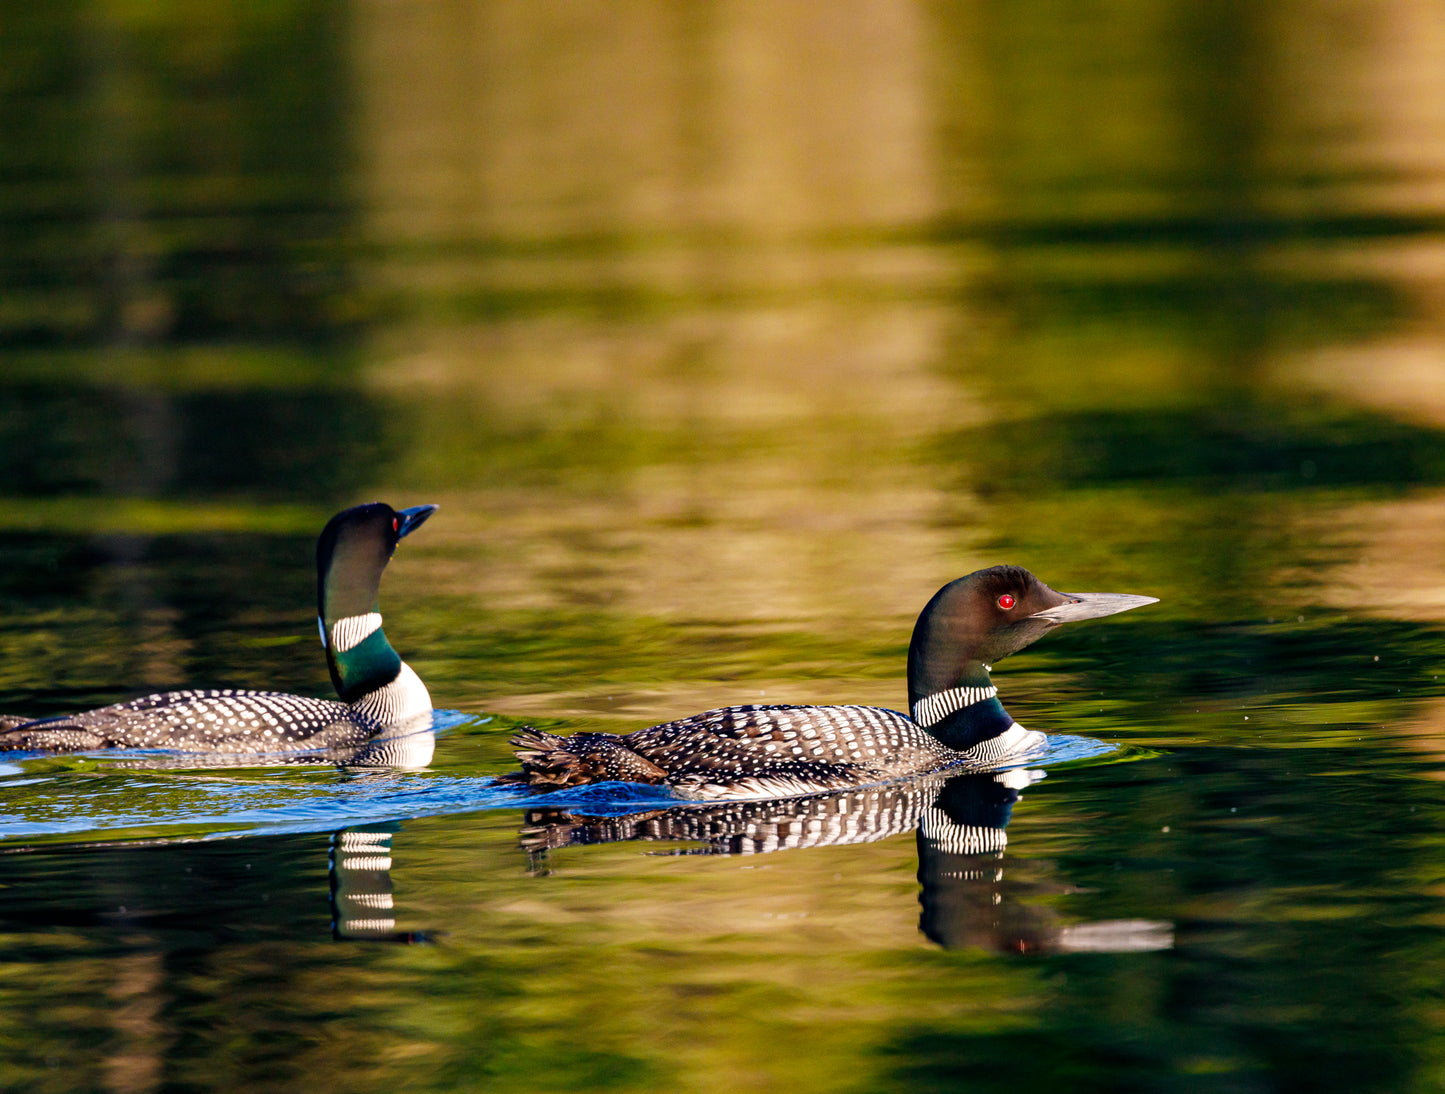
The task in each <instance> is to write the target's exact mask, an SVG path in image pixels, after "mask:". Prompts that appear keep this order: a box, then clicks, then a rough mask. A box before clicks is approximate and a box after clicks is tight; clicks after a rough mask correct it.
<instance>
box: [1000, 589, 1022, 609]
mask: <svg viewBox="0 0 1445 1094" xmlns="http://www.w3.org/2000/svg"><path fill="white" fill-rule="evenodd" d="M1017 603H1018V601H1017V600H1015V599H1014V598H1013V597H1012V596H1010V595H1009V594H1008V593H1004V594H1003V596H1001V597H999V598H998V606H999V607H1000V608H1002V609H1003V610H1004V611H1008V610H1009V609H1010V608H1012V607H1013V606H1014V605H1015V604H1017Z"/></svg>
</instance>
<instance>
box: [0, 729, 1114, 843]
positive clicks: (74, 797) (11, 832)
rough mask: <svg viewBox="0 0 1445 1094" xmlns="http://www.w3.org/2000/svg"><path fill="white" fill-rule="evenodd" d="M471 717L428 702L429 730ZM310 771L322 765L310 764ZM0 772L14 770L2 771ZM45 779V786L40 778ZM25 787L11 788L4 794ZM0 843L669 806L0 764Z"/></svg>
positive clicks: (617, 786)
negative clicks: (433, 718)
mask: <svg viewBox="0 0 1445 1094" xmlns="http://www.w3.org/2000/svg"><path fill="white" fill-rule="evenodd" d="M463 721H475V716H472V715H460V714H457V713H456V712H450V711H447V712H438V718H437V725H438V727H439V728H446V727H448V726H452V725H456V724H459V723H460V722H463ZM1124 751H1125V750H1124V749H1123V748H1122V747H1121V746H1119V745H1115V744H1109V743H1107V742H1104V741H1097V740H1093V739H1091V738H1088V737H1074V736H1069V735H1066V734H1057V735H1050V736H1049V737H1048V739H1047V746H1046V748H1045V749H1044V751H1043V752H1041V753H1039V754H1036V755H1035V756H1032V757H1029V758H1028V759H1027V760H1026V762H1025V763H1022V764H1019V765H1016V766H1028V767H1030V768H1044V769H1047V768H1050V767H1058V766H1059V765H1061V764H1077V763H1081V762H1090V761H1094V762H1097V761H1099V760H1102V759H1105V758H1107V757H1111V756H1112V757H1114V758H1116V759H1117V758H1120V757H1121V756H1122V754H1123V752H1124ZM303 770H309V772H311V773H312V775H313V776H314V775H315V774H322V772H318V771H317V769H316V768H310V769H303ZM7 775H13V776H17V777H15V778H5V776H7ZM47 784H49V785H47ZM22 787H24V788H25V789H24V791H23V792H22V793H21V794H14V793H12V792H13V791H16V790H18V789H20V788H22ZM0 795H4V796H8V797H9V798H10V801H8V802H6V801H4V797H3V796H0V846H4V845H6V844H9V845H12V846H13V845H15V844H24V843H26V842H29V841H35V840H43V841H47V842H48V841H50V840H54V839H57V838H59V839H63V838H66V837H71V838H74V837H88V840H87V841H88V842H89V841H91V840H94V841H112V840H131V839H145V840H156V839H161V840H167V839H169V840H174V839H184V840H204V839H218V838H225V837H235V836H257V835H277V834H284V833H297V832H325V831H334V830H336V829H340V828H346V827H351V826H356V825H374V824H387V823H397V822H400V821H404V820H413V819H418V818H421V817H432V816H444V815H451V814H462V813H475V812H480V811H484V810H489V809H522V808H534V807H535V808H541V807H550V808H562V809H568V810H571V811H576V812H584V813H587V814H590V815H594V816H604V815H623V814H627V813H635V812H639V811H641V810H646V809H658V808H666V807H667V806H669V805H673V804H680V803H679V799H677V798H675V797H673V796H672V795H671V794H670V793H669V792H668V791H667V790H666V789H664V788H661V787H652V786H641V785H637V784H631V783H599V784H595V785H591V786H585V787H576V788H573V789H570V790H561V791H554V792H552V793H550V794H533V793H530V792H528V791H527V790H525V789H524V788H520V787H515V786H505V785H498V784H497V781H496V779H495V778H494V777H492V776H485V775H477V776H458V775H448V774H444V773H439V772H433V771H427V770H418V771H390V770H377V771H366V772H360V773H358V772H348V771H341V770H337V771H335V772H334V773H329V775H328V777H326V778H324V779H317V778H315V777H311V778H307V779H303V780H296V781H287V780H278V779H276V778H275V776H274V774H272V775H270V776H268V777H263V778H257V777H255V776H250V777H247V776H241V775H238V774H237V773H234V772H226V771H224V770H221V771H217V772H207V771H197V770H194V769H192V770H189V771H186V772H185V773H184V774H181V773H178V772H156V771H143V770H137V771H115V770H110V769H107V770H106V771H105V772H104V773H103V774H98V773H96V772H95V771H92V770H87V771H83V772H77V771H64V772H59V773H41V774H37V773H35V772H30V771H27V770H26V769H25V767H24V766H23V765H21V764H10V763H7V764H4V765H0Z"/></svg>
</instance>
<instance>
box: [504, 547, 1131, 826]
mask: <svg viewBox="0 0 1445 1094" xmlns="http://www.w3.org/2000/svg"><path fill="white" fill-rule="evenodd" d="M1153 603H1157V598H1156V597H1152V596H1133V595H1128V594H1123V593H1060V592H1055V591H1054V590H1053V589H1051V588H1049V587H1048V586H1047V585H1045V584H1044V583H1043V582H1041V581H1040V580H1039V579H1038V578H1036V577H1034V575H1033V574H1031V573H1029V571H1028V570H1025V569H1024V568H1023V567H1021V566H993V567H990V568H988V569H986V570H979V571H977V572H975V573H972V574H969V575H967V576H966V577H961V578H959V579H958V580H956V581H952V582H950V583H949V584H947V585H945V586H944V587H943V588H942V589H940V590H939V591H938V592H937V593H935V594H934V596H933V599H931V600H930V601H929V602H928V604H927V605H926V606H925V607H924V609H923V612H922V614H921V615H920V616H919V617H918V622H917V624H916V625H915V626H914V628H913V640H912V642H911V644H910V646H909V649H908V699H909V706H910V709H911V712H912V717H909V716H908V715H905V714H900V713H898V712H897V711H893V710H886V709H883V708H881V707H867V706H797V705H768V706H761V705H757V706H735V707H724V708H723V709H721V710H710V711H706V712H704V713H702V714H695V715H693V716H692V717H690V718H683V719H680V720H678V721H674V722H665V723H663V724H661V725H655V726H652V727H651V728H648V729H640V730H638V731H637V732H635V733H629V734H626V735H625V736H616V735H613V734H611V733H576V734H573V735H572V736H570V737H562V736H558V735H557V734H553V733H547V732H543V731H540V730H536V729H530V728H528V729H524V730H522V731H521V732H519V733H518V734H516V736H514V737H513V738H512V742H511V743H512V745H513V746H514V747H515V748H516V749H517V758H518V759H519V760H520V761H521V764H522V771H521V772H520V773H519V774H514V775H509V776H504V777H503V781H504V782H510V783H524V784H526V785H528V786H530V787H533V788H535V789H539V790H554V789H560V788H563V787H569V786H578V785H581V784H584V783H594V782H614V781H615V782H634V783H650V784H655V785H656V784H660V785H664V786H666V787H668V788H669V789H670V790H671V791H672V793H673V794H674V795H676V796H677V797H680V798H685V799H690V800H715V799H719V798H750V797H751V798H762V797H793V796H802V795H807V794H817V793H822V792H825V791H829V790H837V789H841V788H845V787H856V786H867V785H871V784H875V783H879V782H884V781H887V780H890V779H898V778H906V777H910V776H914V775H922V774H926V773H929V772H934V771H941V770H943V769H945V768H949V767H953V766H956V765H960V764H967V765H970V766H975V767H984V766H988V765H991V764H997V763H999V762H1003V761H1007V760H1011V759H1014V758H1018V757H1022V756H1025V755H1028V754H1031V753H1034V752H1036V751H1037V750H1038V749H1039V747H1040V746H1041V745H1042V744H1043V742H1044V735H1043V734H1042V733H1037V732H1033V731H1031V730H1026V729H1024V728H1023V727H1022V726H1020V725H1019V724H1018V723H1017V722H1015V721H1014V720H1013V719H1012V718H1011V717H1009V714H1008V712H1007V711H1006V710H1004V708H1003V704H1002V703H1000V702H999V700H998V689H997V688H996V687H994V686H993V684H992V683H991V682H990V679H989V672H990V671H991V669H992V666H993V665H995V664H997V663H998V661H1000V660H1001V659H1003V658H1005V657H1007V656H1008V655H1009V654H1011V653H1017V652H1018V651H1019V650H1021V649H1023V648H1024V647H1025V646H1027V645H1029V644H1030V643H1032V642H1034V641H1036V640H1038V639H1039V638H1041V637H1042V636H1043V635H1044V634H1046V633H1048V632H1049V631H1051V630H1053V629H1054V628H1055V627H1057V626H1059V625H1060V624H1061V623H1069V622H1073V621H1075V620H1080V619H1096V618H1099V617H1101V616H1106V615H1113V614H1114V613H1116V612H1123V611H1128V610H1129V609H1130V608H1137V607H1140V606H1142V605H1144V604H1153Z"/></svg>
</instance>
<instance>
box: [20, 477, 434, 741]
mask: <svg viewBox="0 0 1445 1094" xmlns="http://www.w3.org/2000/svg"><path fill="white" fill-rule="evenodd" d="M436 508H437V507H436V506H435V505H418V506H414V507H413V508H410V509H400V510H398V509H393V508H392V507H391V506H389V505H386V504H384V503H382V502H372V503H370V504H368V505H358V506H355V507H353V508H351V509H347V510H345V511H343V512H341V513H338V514H337V515H336V516H334V517H332V518H331V520H330V521H328V522H327V524H326V527H325V528H324V529H322V532H321V535H320V537H319V538H318V540H317V543H316V586H317V591H316V600H317V618H318V623H319V625H320V631H321V644H322V646H323V647H324V648H325V650H326V662H327V666H328V668H329V669H330V672H331V681H332V684H333V685H334V686H335V688H336V692H337V695H338V696H340V699H341V701H340V702H337V701H336V700H334V699H314V698H310V697H308V696H301V695H287V694H283V693H280V692H270V691H248V690H242V689H232V688H226V689H209V690H193V691H168V692H161V693H159V694H155V695H146V696H142V697H141V698H139V699H132V700H130V701H128V702H124V703H115V704H113V705H111V706H108V707H101V708H100V709H98V710H90V711H84V712H82V713H79V714H70V715H60V716H57V717H53V718H43V719H38V720H30V719H28V718H23V717H17V716H14V715H0V751H25V752H32V751H34V752H81V751H91V750H95V749H109V748H122V749H165V750H169V751H171V752H172V753H185V754H188V755H201V756H204V757H206V761H205V762H203V763H197V762H196V761H195V760H194V759H191V760H186V761H176V762H171V763H169V764H167V763H166V762H165V761H157V762H145V761H141V762H140V764H139V765H140V766H151V767H157V766H188V767H198V766H206V767H217V766H234V765H235V763H236V762H237V761H230V760H226V759H224V758H223V757H235V756H240V757H244V759H242V760H240V761H239V762H241V763H245V764H250V765H254V764H256V763H258V762H266V763H269V762H276V761H280V762H297V761H296V759H295V758H294V754H295V753H333V752H338V753H343V754H344V753H356V754H363V755H364V757H365V758H362V759H359V760H358V759H355V758H354V757H353V758H351V759H349V760H348V761H346V762H353V763H360V764H363V765H367V764H382V765H397V764H399V763H401V762H403V757H407V756H409V757H411V760H410V762H409V763H407V766H417V763H416V757H418V756H419V755H420V754H421V752H422V751H424V750H425V749H424V747H423V745H422V743H421V742H419V741H416V740H407V738H408V737H415V736H417V735H419V734H421V733H423V732H426V731H428V730H429V726H430V715H431V709H432V705H431V696H430V695H429V694H428V693H427V689H426V686H425V685H424V684H423V683H422V682H421V680H420V679H419V678H418V677H417V675H416V673H415V672H413V671H412V669H411V668H410V666H408V665H407V664H406V663H405V662H404V661H402V659H401V658H400V657H399V656H398V655H397V652H396V651H395V650H394V649H392V647H391V644H390V643H389V642H387V640H386V633H385V632H384V631H383V630H382V620H381V611H380V607H379V603H378V599H379V596H380V588H381V575H382V572H383V571H384V570H385V569H386V564H387V563H388V562H389V561H391V556H392V554H393V553H394V552H395V551H396V547H397V544H398V543H399V542H400V541H401V540H402V538H403V537H405V536H407V535H409V534H410V533H411V532H413V531H415V530H416V529H417V528H419V527H421V525H422V524H423V522H425V521H426V519H427V518H428V517H429V516H431V514H432V513H434V512H435V511H436ZM425 751H426V758H425V759H423V760H421V761H420V762H421V764H423V765H424V764H425V763H427V762H429V761H430V759H431V753H430V751H429V750H425ZM288 757H290V758H289V759H288ZM303 762H305V761H303ZM320 762H330V761H328V760H322V761H320Z"/></svg>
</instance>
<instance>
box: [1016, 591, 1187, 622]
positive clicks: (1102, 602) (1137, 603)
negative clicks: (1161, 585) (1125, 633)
mask: <svg viewBox="0 0 1445 1094" xmlns="http://www.w3.org/2000/svg"><path fill="white" fill-rule="evenodd" d="M1060 595H1062V596H1066V597H1068V598H1069V600H1068V603H1066V604H1057V605H1055V606H1054V607H1052V608H1045V609H1044V610H1043V611H1041V612H1035V613H1034V614H1033V615H1031V616H1029V618H1030V619H1047V620H1048V621H1049V622H1050V623H1073V622H1076V621H1078V620H1080V619H1099V618H1101V617H1102V616H1106V615H1115V614H1116V613H1118V612H1127V611H1128V610H1129V609H1130V608H1142V607H1143V606H1144V605H1145V604H1157V603H1159V598H1158V597H1157V596H1134V595H1132V594H1130V593H1061V594H1060Z"/></svg>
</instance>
